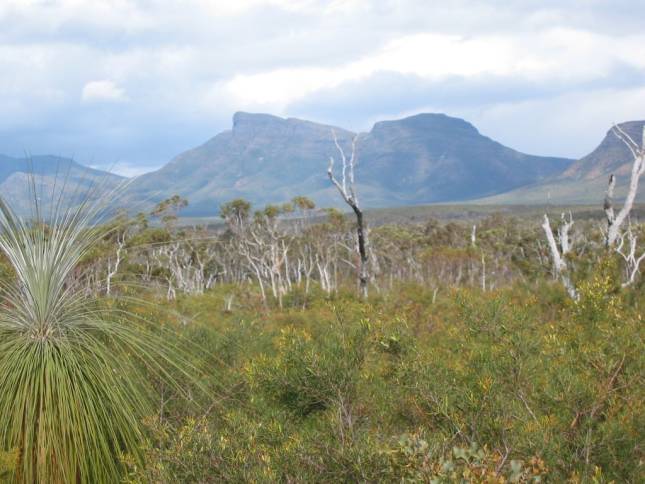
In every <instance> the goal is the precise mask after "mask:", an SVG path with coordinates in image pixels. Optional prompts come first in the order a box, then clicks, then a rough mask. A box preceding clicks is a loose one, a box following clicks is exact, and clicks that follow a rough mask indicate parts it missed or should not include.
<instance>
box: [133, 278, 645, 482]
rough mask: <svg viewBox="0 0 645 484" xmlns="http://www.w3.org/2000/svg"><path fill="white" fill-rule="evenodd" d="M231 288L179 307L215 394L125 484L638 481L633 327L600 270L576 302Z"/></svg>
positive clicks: (168, 428) (167, 427) (637, 320)
mask: <svg viewBox="0 0 645 484" xmlns="http://www.w3.org/2000/svg"><path fill="white" fill-rule="evenodd" d="M229 289H230V288H226V289H225V290H222V291H221V292H218V291H212V292H210V293H208V294H206V295H204V296H199V297H190V298H182V299H181V300H180V301H179V302H178V303H177V308H178V309H179V310H180V312H181V313H182V314H183V315H184V317H186V318H188V319H187V320H189V321H190V323H189V324H188V326H185V331H188V333H189V334H192V335H193V336H192V337H193V338H194V339H195V340H196V341H199V342H200V344H201V345H202V346H204V347H206V348H207V349H208V351H209V352H211V353H212V354H215V355H217V357H218V361H219V363H218V364H217V365H215V367H214V368H213V367H212V366H211V367H210V368H211V370H210V379H211V380H212V382H211V386H212V388H213V397H212V398H213V401H211V402H204V404H205V406H206V407H208V411H207V413H206V414H205V415H204V414H199V415H195V416H193V415H190V414H187V413H186V412H185V411H184V410H183V409H182V408H181V407H180V406H173V407H172V410H169V411H167V412H166V414H165V416H164V420H163V421H162V422H159V420H158V419H156V420H155V419H152V420H151V425H152V428H153V430H154V431H153V432H152V435H153V436H154V438H153V439H152V441H151V444H150V447H149V448H148V450H147V451H146V452H147V456H148V463H149V466H150V468H149V469H148V470H147V471H146V472H147V474H146V473H144V472H143V470H138V471H137V470H134V471H133V476H132V479H134V480H136V479H137V478H139V479H143V478H144V477H145V476H148V478H151V477H150V476H152V477H153V480H157V481H163V482H182V481H183V482H187V481H207V482H221V481H228V482H242V481H244V482H267V481H287V482H288V481H292V482H293V481H299V482H303V481H307V482H308V481H318V482H320V481H323V482H357V481H386V482H391V481H399V482H459V481H461V482H542V481H545V480H547V481H549V482H561V481H565V480H568V479H571V480H572V481H573V482H588V481H589V482H591V481H593V480H595V482H610V481H614V482H636V481H639V480H640V478H641V477H642V460H643V454H642V447H641V443H642V441H643V437H644V432H643V429H644V428H645V421H644V417H643V415H644V411H643V410H644V409H643V401H644V400H645V399H644V398H643V397H644V395H643V382H642V375H643V356H642V348H643V341H642V319H641V315H640V312H639V311H640V309H639V307H638V304H637V303H635V302H628V301H627V300H630V301H632V300H633V299H634V298H632V297H631V296H630V297H628V298H624V297H623V295H621V294H619V293H617V292H616V291H615V287H614V285H613V284H612V283H611V279H609V278H607V277H606V275H604V273H603V272H599V273H598V275H597V277H595V278H593V279H591V280H590V281H589V282H588V283H583V284H581V286H580V293H581V298H580V301H579V302H578V303H571V302H569V301H568V300H567V299H566V298H564V297H562V294H561V293H560V292H559V291H555V290H553V288H552V287H551V286H547V285H544V286H535V287H531V288H530V289H529V288H528V287H516V288H509V289H505V290H500V291H495V292H487V293H482V292H480V291H477V290H454V291H453V292H450V293H448V292H446V293H445V294H443V295H442V296H440V297H439V298H437V299H436V301H435V302H434V304H433V303H432V300H433V293H432V291H430V290H427V289H424V288H422V287H419V286H414V285H408V286H405V287H404V288H401V289H399V290H396V291H393V292H391V293H389V294H388V295H387V296H385V297H381V298H375V299H373V300H371V301H369V302H360V301H358V300H356V298H354V297H353V296H351V295H349V294H341V295H338V296H332V297H329V298H325V297H322V296H316V297H312V299H311V300H310V301H309V305H308V307H307V308H306V309H304V310H303V309H302V307H301V306H300V305H299V304H297V305H295V307H292V308H285V309H284V310H272V311H268V312H267V311H264V310H256V309H253V308H252V307H250V308H249V309H248V310H244V309H238V310H236V311H234V312H232V313H231V312H226V311H224V310H223V307H224V305H223V297H224V295H225V294H226V292H227V291H228V290H229ZM182 331H184V330H182ZM203 363H204V362H199V363H198V365H201V364H203ZM151 472H152V474H150V473H151ZM142 476H144V477H142ZM144 480H145V479H144Z"/></svg>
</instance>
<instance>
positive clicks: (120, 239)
mask: <svg viewBox="0 0 645 484" xmlns="http://www.w3.org/2000/svg"><path fill="white" fill-rule="evenodd" d="M116 244H117V245H116V254H115V258H114V262H112V258H111V257H108V261H107V264H108V273H107V277H106V280H105V293H106V294H107V295H108V296H109V295H110V292H111V290H112V278H113V277H114V276H116V274H117V272H118V271H119V265H121V259H122V257H121V256H122V252H123V247H125V232H123V233H122V234H120V235H118V236H117V241H116Z"/></svg>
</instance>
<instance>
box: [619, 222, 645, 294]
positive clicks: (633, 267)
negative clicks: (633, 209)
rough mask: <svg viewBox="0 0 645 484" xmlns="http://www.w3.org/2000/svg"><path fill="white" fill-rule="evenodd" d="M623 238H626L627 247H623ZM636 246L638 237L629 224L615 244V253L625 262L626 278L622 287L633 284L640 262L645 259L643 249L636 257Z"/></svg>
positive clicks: (638, 271)
mask: <svg viewBox="0 0 645 484" xmlns="http://www.w3.org/2000/svg"><path fill="white" fill-rule="evenodd" d="M625 239H627V244H628V247H627V248H626V247H625ZM637 248H638V238H637V237H636V235H635V234H634V233H633V232H632V227H631V225H630V226H629V228H628V229H627V231H626V232H625V233H623V234H620V235H619V236H618V243H617V245H616V253H618V254H619V255H620V256H621V257H622V258H623V261H624V263H625V273H626V278H625V282H623V284H622V287H628V286H631V285H632V284H634V282H635V281H636V276H637V275H638V274H639V273H640V265H641V262H642V261H643V260H644V259H645V251H644V252H643V253H642V254H641V255H640V256H639V257H636V250H637Z"/></svg>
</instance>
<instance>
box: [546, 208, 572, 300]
mask: <svg viewBox="0 0 645 484" xmlns="http://www.w3.org/2000/svg"><path fill="white" fill-rule="evenodd" d="M569 216H570V219H569V220H568V221H567V220H566V218H565V215H564V214H562V222H563V223H562V226H561V227H560V229H559V230H558V238H559V241H560V247H558V243H557V242H556V240H555V236H554V235H553V229H552V228H551V222H550V221H549V216H548V215H547V214H544V222H543V223H542V228H543V229H544V233H545V234H546V239H547V242H548V243H549V251H550V252H551V260H552V261H553V273H554V275H555V276H556V277H557V278H558V279H560V280H561V281H562V284H563V285H564V287H565V289H566V290H567V293H568V294H569V296H570V297H571V298H572V299H574V300H577V299H578V291H577V290H576V288H575V286H574V285H573V283H572V282H571V278H570V277H569V274H567V271H568V267H567V262H566V260H565V258H564V256H566V254H567V253H568V252H569V251H570V250H571V247H570V245H569V230H570V229H571V226H572V225H573V218H571V214H569Z"/></svg>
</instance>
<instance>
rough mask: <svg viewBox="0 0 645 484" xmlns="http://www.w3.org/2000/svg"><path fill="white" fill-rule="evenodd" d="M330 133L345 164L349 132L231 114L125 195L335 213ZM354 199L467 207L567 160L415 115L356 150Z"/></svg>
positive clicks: (211, 209) (388, 124)
mask: <svg viewBox="0 0 645 484" xmlns="http://www.w3.org/2000/svg"><path fill="white" fill-rule="evenodd" d="M332 132H334V133H335V135H336V137H337V139H338V141H339V144H340V145H341V147H342V148H343V149H344V150H345V152H346V153H347V154H348V155H349V152H350V151H351V148H350V145H351V139H352V138H353V137H354V136H355V133H352V132H350V131H348V130H345V129H342V128H338V127H333V126H328V125H324V124H318V123H313V122H310V121H303V120H299V119H294V118H288V119H284V118H280V117H277V116H271V115H267V114H250V113H236V114H235V115H234V117H233V127H232V129H231V130H228V131H224V132H222V133H220V134H218V135H216V136H215V137H213V138H212V139H210V140H208V141H207V142H206V143H204V144H203V145H201V146H198V147H197V148H194V149H192V150H189V151H186V152H184V153H181V154H180V155H178V156H176V157H175V158H174V159H173V160H172V161H170V163H168V164H167V165H165V166H164V167H162V168H161V169H159V170H157V171H155V172H152V173H148V174H145V175H142V176H140V177H139V178H138V179H137V180H135V181H134V182H133V183H132V185H131V187H130V196H131V197H132V200H133V201H136V202H139V201H141V200H144V199H149V200H159V199H162V198H164V197H167V196H169V195H171V194H174V193H177V194H179V195H181V196H183V197H186V198H187V199H188V200H189V203H190V205H189V207H188V209H187V210H186V213H190V214H214V213H216V212H217V208H218V206H219V205H220V204H221V203H223V202H225V201H227V200H231V199H233V198H240V197H241V198H245V199H248V200H250V201H251V202H253V203H254V204H255V205H260V206H261V205H264V204H266V203H279V202H283V201H287V200H289V199H291V198H292V197H294V196H296V195H306V196H308V197H310V198H312V199H313V200H314V201H315V202H316V203H317V204H318V205H319V206H339V205H341V204H342V201H341V200H340V199H339V196H338V194H337V193H336V190H335V188H333V187H332V186H331V184H330V182H329V179H328V178H327V167H328V160H329V158H330V157H334V158H335V160H336V166H337V167H338V165H339V163H340V159H339V158H340V156H339V153H338V150H337V148H336V146H335V144H334V138H333V134H332ZM357 160H358V164H357V168H356V180H357V192H358V193H359V199H360V201H361V203H362V204H363V205H364V206H367V207H386V206H397V205H417V204H427V203H434V202H450V201H463V200H473V199H477V198H481V197H485V196H489V195H494V194H498V193H503V192H506V191H509V190H512V189H514V188H517V187H521V186H524V185H527V184H532V183H536V182H539V181H542V180H546V179H548V178H549V177H551V176H554V175H556V174H558V173H561V172H562V171H564V170H565V169H566V168H568V167H569V166H570V165H571V163H572V162H573V160H570V159H566V158H551V157H540V156H532V155H526V154H524V153H520V152H518V151H515V150H513V149H511V148H508V147H505V146H503V145H501V144H500V143H498V142H496V141H493V140H491V139H490V138H487V137H486V136H483V135H481V134H480V133H479V132H478V131H477V129H476V128H475V127H474V126H473V125H472V124H470V123H468V122H466V121H464V120H462V119H458V118H453V117H449V116H446V115H444V114H419V115H416V116H411V117H408V118H404V119H401V120H397V121H383V122H379V123H376V124H375V125H374V127H373V128H372V130H371V131H370V132H368V133H362V134H360V135H359V138H358V141H357Z"/></svg>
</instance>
